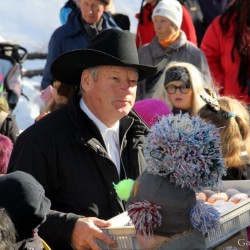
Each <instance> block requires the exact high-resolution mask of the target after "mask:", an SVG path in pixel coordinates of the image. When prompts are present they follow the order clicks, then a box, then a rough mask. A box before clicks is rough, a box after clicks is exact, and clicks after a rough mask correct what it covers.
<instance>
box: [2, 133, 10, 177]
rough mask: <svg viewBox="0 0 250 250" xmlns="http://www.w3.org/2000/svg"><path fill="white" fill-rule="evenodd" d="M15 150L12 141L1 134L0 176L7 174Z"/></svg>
mask: <svg viewBox="0 0 250 250" xmlns="http://www.w3.org/2000/svg"><path fill="white" fill-rule="evenodd" d="M12 149H13V143H12V141H11V139H10V138H9V137H7V136H5V135H2V134H0V174H6V172H7V167H8V163H9V159H10V155H11V152H12Z"/></svg>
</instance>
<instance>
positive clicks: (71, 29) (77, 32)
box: [41, 10, 119, 89]
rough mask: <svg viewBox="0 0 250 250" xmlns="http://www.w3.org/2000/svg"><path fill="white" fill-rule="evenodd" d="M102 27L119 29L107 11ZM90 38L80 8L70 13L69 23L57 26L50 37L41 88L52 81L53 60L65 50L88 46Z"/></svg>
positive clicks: (104, 14)
mask: <svg viewBox="0 0 250 250" xmlns="http://www.w3.org/2000/svg"><path fill="white" fill-rule="evenodd" d="M102 28H103V30H105V29H111V28H114V29H115V28H117V29H119V28H118V26H117V25H116V23H115V21H114V20H113V18H112V16H111V15H110V14H108V13H106V12H104V13H103V24H102ZM90 40H91V38H90V37H89V36H88V35H87V33H86V31H85V29H84V25H83V22H82V18H81V12H80V10H78V11H76V12H74V14H72V15H70V18H69V19H68V21H67V23H66V24H65V25H62V26H60V27H59V28H57V29H56V30H55V31H54V33H53V34H52V36H51V38H50V41H49V47H48V55H47V61H46V65H45V68H44V72H43V79H42V82H41V89H45V88H47V87H48V86H49V85H50V84H51V82H52V76H51V73H50V68H51V65H52V62H53V61H54V60H55V59H56V58H57V57H58V56H59V55H61V54H62V53H64V52H67V51H70V50H74V49H83V48H86V47H87V46H88V44H89V42H90Z"/></svg>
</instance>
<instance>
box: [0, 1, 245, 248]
mask: <svg viewBox="0 0 250 250" xmlns="http://www.w3.org/2000/svg"><path fill="white" fill-rule="evenodd" d="M215 2H216V3H215ZM194 4H195V7H196V9H195V10H194V8H193V7H194ZM207 5H208V6H209V8H207V7H204V6H207ZM205 10H206V11H205ZM59 14H60V20H61V24H62V25H61V26H60V27H59V28H57V29H56V30H55V31H54V32H53V34H52V35H51V38H50V41H49V43H48V57H47V61H46V65H45V68H44V72H43V78H42V81H41V98H42V99H43V102H44V106H43V107H42V109H41V114H40V115H39V116H38V117H37V118H36V119H35V121H34V124H33V125H31V126H30V127H29V128H27V129H25V130H24V131H23V132H22V133H21V134H19V130H18V125H17V123H16V121H15V117H14V116H13V115H12V110H11V109H10V107H9V105H8V102H7V99H6V97H5V95H4V79H3V77H2V75H1V72H0V193H1V195H0V196H1V198H0V239H2V240H0V248H1V249H4V250H13V249H15V250H21V249H34V250H42V249H46V250H49V249H52V250H59V249H60V250H70V249H75V250H85V249H94V250H101V247H100V246H99V244H98V241H97V240H96V239H98V240H101V241H103V242H104V243H105V244H107V245H108V246H109V247H111V248H115V247H116V246H117V243H116V242H115V241H114V240H113V239H112V237H110V236H108V235H106V234H105V232H104V231H103V230H102V228H106V227H108V226H110V225H111V224H110V222H108V220H109V219H110V218H112V217H114V216H116V215H118V214H120V213H122V212H124V211H126V210H127V211H128V214H129V216H130V217H131V219H132V221H133V223H134V225H135V228H136V233H137V239H138V243H139V245H140V246H141V248H142V249H147V248H149V247H150V248H152V249H157V247H159V246H162V245H164V244H169V248H168V249H175V250H176V249H184V248H183V247H184V245H185V247H186V248H185V249H187V250H193V249H206V244H205V236H204V235H205V234H206V233H207V232H208V231H209V230H214V229H215V228H216V226H218V221H219V214H218V212H217V211H216V210H215V209H214V208H213V206H208V205H207V204H205V203H201V202H200V201H197V200H196V194H195V192H196V191H199V190H201V189H202V188H204V187H205V186H206V185H218V183H219V182H220V181H222V180H249V179H250V169H249V166H250V159H249V154H250V146H249V145H250V143H249V142H250V113H249V110H248V109H249V103H250V97H249V96H250V84H249V83H250V73H249V72H250V50H249V47H250V0H231V1H230V0H226V1H225V0H223V1H213V0H211V1H210V0H206V1H202V0H197V1H189V0H186V1H185V0H184V1H178V0H142V3H141V9H140V12H139V13H137V14H136V17H137V18H138V26H137V31H136V34H132V33H131V32H130V31H129V30H130V20H129V18H128V16H126V15H125V14H122V13H116V11H115V8H114V5H113V2H112V0H69V1H67V2H66V3H65V5H64V6H62V8H61V10H60V13H59ZM198 21H199V23H198ZM0 69H1V68H0ZM183 131H185V133H183ZM200 131H203V133H202V134H201V133H200ZM204 131H205V132H204ZM196 135H197V138H198V139H197V140H194V139H193V138H194V137H195V136H196ZM176 136H177V137H176ZM170 141H171V142H172V144H171V143H169V142H170ZM173 145H175V146H173ZM193 146H194V148H195V149H194V148H193ZM201 149H202V150H201ZM183 154H184V155H185V157H182V155H183ZM194 154H195V155H196V156H197V157H193V155H194ZM204 159H205V160H204ZM190 162H191V163H192V164H193V165H194V166H195V167H196V169H195V171H194V169H193V168H192V167H190V166H191V165H192V164H191V163H190ZM200 162H204V164H203V163H202V164H201V165H199V164H200ZM211 162H212V165H211V164H210V163H211ZM197 173H199V174H198V175H197ZM207 173H210V175H209V174H208V175H207ZM126 179H132V180H135V184H134V186H133V190H132V192H131V195H130V197H129V199H128V200H126V201H124V200H123V199H121V198H120V197H119V195H117V193H116V191H115V188H114V184H117V183H119V182H120V181H121V180H126ZM158 183H162V185H158ZM195 183H199V184H197V185H196V184H195ZM176 197H178V198H176ZM14 203H15V205H13V204H14ZM138 211H139V212H138ZM148 211H151V212H148ZM152 211H153V212H152ZM190 211H191V213H190ZM201 211H202V213H201ZM198 213H199V219H200V221H198V219H197V214H198ZM170 214H171V215H172V217H171V219H169V218H170V217H169V215H170ZM211 215H212V216H211ZM145 217H147V218H150V219H149V220H148V221H147V222H145ZM211 217H212V218H213V219H211ZM197 224H199V226H197ZM204 228H206V230H204ZM173 238H174V239H175V240H174V241H173V240H172V239H173ZM176 239H178V240H176ZM246 240H247V239H246ZM227 244H231V242H230V243H227V242H225V243H224V245H223V247H224V246H225V247H226V246H227ZM170 245H171V247H172V248H170ZM27 247H28V248H27ZM160 249H161V248H160ZM163 249H164V248H163Z"/></svg>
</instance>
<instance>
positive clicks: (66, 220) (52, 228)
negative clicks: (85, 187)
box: [39, 210, 82, 249]
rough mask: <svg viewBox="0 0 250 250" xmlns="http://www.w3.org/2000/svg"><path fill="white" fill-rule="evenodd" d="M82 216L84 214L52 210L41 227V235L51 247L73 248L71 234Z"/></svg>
mask: <svg viewBox="0 0 250 250" xmlns="http://www.w3.org/2000/svg"><path fill="white" fill-rule="evenodd" d="M80 217H82V216H78V215H75V214H71V213H61V212H58V211H54V210H51V211H50V212H49V213H48V215H47V218H46V221H45V222H44V223H43V224H42V225H41V226H40V227H39V236H40V237H41V238H42V239H44V240H45V241H46V243H47V244H48V245H49V247H50V248H51V249H71V235H72V232H73V230H74V226H75V223H76V221H77V220H78V219H79V218H80ZM65 246H68V247H67V248H66V247H65Z"/></svg>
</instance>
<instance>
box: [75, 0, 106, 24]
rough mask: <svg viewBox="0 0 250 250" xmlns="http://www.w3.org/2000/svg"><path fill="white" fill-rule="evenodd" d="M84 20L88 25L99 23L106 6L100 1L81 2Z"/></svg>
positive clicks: (81, 0) (88, 0)
mask: <svg viewBox="0 0 250 250" xmlns="http://www.w3.org/2000/svg"><path fill="white" fill-rule="evenodd" d="M79 7H80V9H81V13H82V18H83V19H84V21H85V22H86V23H88V24H96V23H98V22H99V20H100V18H101V16H102V14H103V12H104V11H105V7H106V5H105V4H104V3H103V2H101V1H100V0H79Z"/></svg>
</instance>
